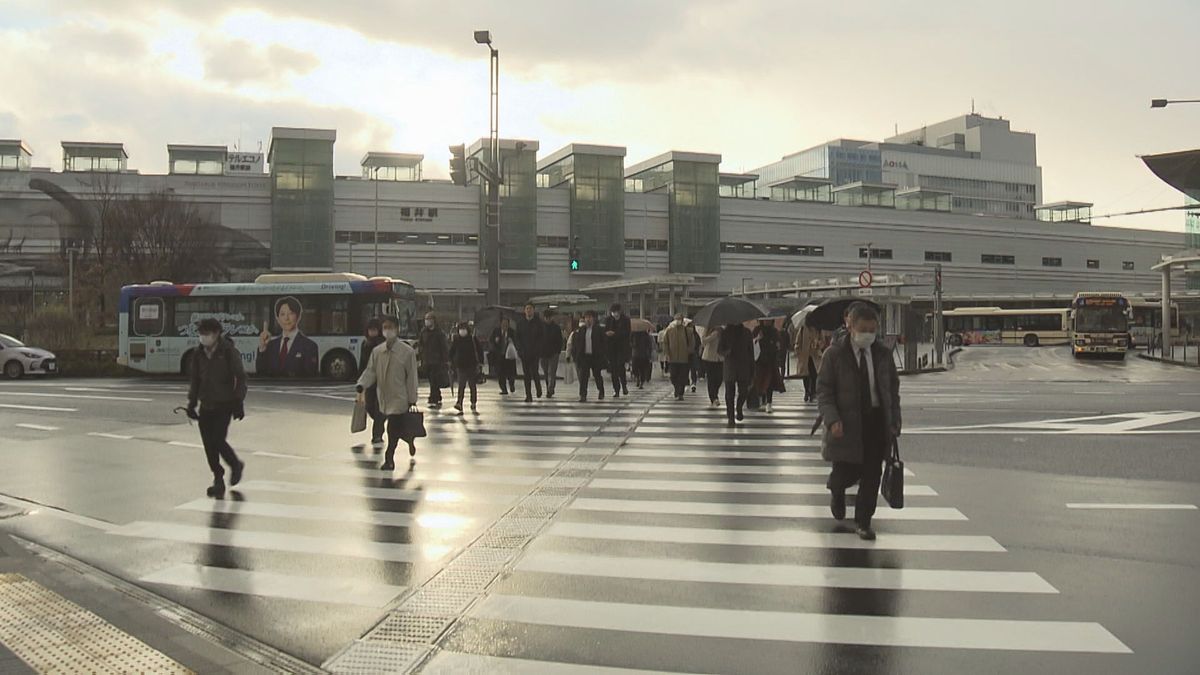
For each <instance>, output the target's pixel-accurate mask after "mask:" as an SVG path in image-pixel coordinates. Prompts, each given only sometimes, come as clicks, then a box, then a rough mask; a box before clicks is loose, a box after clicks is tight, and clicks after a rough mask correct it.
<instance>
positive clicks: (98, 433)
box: [88, 431, 133, 441]
mask: <svg viewBox="0 0 1200 675" xmlns="http://www.w3.org/2000/svg"><path fill="white" fill-rule="evenodd" d="M88 436H99V437H100V438H112V439H114V440H118V441H131V440H133V436H126V435H125V434H110V433H106V432H103V431H89V432H88Z"/></svg>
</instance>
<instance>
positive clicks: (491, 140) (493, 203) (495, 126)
mask: <svg viewBox="0 0 1200 675" xmlns="http://www.w3.org/2000/svg"><path fill="white" fill-rule="evenodd" d="M475 43H476V44H481V45H486V46H487V48H488V53H489V57H490V58H489V60H488V146H489V148H488V149H489V150H490V153H489V154H490V155H491V158H490V159H491V169H492V171H491V174H492V178H491V180H488V188H487V190H488V193H487V197H488V198H487V203H488V207H487V209H485V214H484V220H485V222H486V230H487V235H488V236H487V249H488V250H487V270H488V289H487V290H488V292H487V295H488V304H490V305H499V304H500V184H499V180H498V178H499V173H500V52H499V51H498V50H497V49H496V48H495V47H493V46H492V33H491V31H486V30H477V31H475Z"/></svg>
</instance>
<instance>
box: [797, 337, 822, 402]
mask: <svg viewBox="0 0 1200 675" xmlns="http://www.w3.org/2000/svg"><path fill="white" fill-rule="evenodd" d="M795 350H796V362H797V366H798V370H797V371H796V374H798V375H799V376H800V377H802V378H804V402H805V403H808V402H810V401H814V400H816V398H817V369H818V366H819V364H820V363H821V352H822V349H821V331H819V330H817V329H816V328H813V327H812V326H809V325H807V324H806V325H803V326H801V327H800V330H799V332H797V333H796V345H795Z"/></svg>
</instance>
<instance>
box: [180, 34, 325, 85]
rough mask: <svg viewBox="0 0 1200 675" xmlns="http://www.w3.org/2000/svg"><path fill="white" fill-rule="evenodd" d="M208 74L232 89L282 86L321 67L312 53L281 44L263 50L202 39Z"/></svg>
mask: <svg viewBox="0 0 1200 675" xmlns="http://www.w3.org/2000/svg"><path fill="white" fill-rule="evenodd" d="M201 49H202V51H203V53H204V73H205V75H206V76H207V77H210V78H213V79H215V80H218V81H221V82H226V83H228V84H230V85H232V86H235V87H236V86H239V85H243V84H248V83H253V84H261V85H268V86H275V85H278V84H281V83H282V81H283V80H284V79H286V78H287V77H288V76H290V75H304V74H306V73H309V72H311V71H312V70H313V69H315V68H316V67H317V66H319V65H320V63H321V62H320V60H319V59H318V58H317V57H316V56H315V55H313V54H311V53H309V52H303V51H300V50H298V49H292V48H291V47H286V46H284V45H281V44H270V45H267V46H266V47H261V46H258V45H255V44H252V43H251V42H249V41H247V40H238V39H235V40H229V39H224V38H202V40H201Z"/></svg>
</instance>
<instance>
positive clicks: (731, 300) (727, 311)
mask: <svg viewBox="0 0 1200 675" xmlns="http://www.w3.org/2000/svg"><path fill="white" fill-rule="evenodd" d="M766 315H767V310H765V309H763V308H762V307H761V306H759V304H758V303H756V302H751V301H750V300H747V299H745V298H741V297H734V296H729V297H728V298H721V299H720V300H713V301H712V302H710V303H708V304H707V305H705V306H703V307H701V308H700V311H699V312H696V316H695V318H694V319H693V321H695V322H696V325H697V326H704V327H705V328H715V327H717V326H727V325H729V324H731V323H745V322H747V321H753V320H755V319H761V318H763V317H765V316H766Z"/></svg>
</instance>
